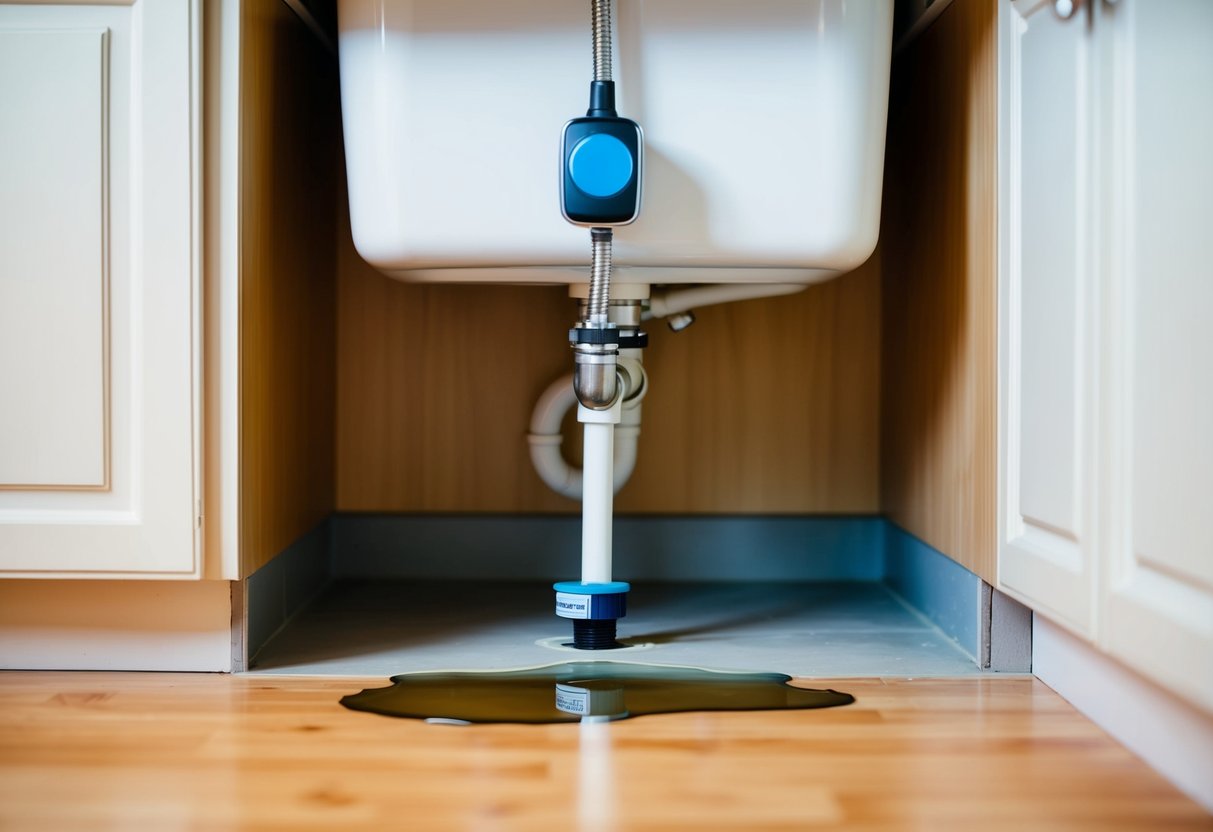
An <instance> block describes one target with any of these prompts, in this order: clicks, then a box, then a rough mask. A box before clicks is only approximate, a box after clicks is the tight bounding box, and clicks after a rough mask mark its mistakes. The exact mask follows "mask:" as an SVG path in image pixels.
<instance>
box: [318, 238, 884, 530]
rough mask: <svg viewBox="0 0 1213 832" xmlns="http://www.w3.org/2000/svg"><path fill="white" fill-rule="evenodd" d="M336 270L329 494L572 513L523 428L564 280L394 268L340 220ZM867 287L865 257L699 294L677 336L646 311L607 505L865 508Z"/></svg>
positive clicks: (562, 341)
mask: <svg viewBox="0 0 1213 832" xmlns="http://www.w3.org/2000/svg"><path fill="white" fill-rule="evenodd" d="M340 272H341V274H340V286H339V295H340V301H339V304H340V312H339V327H338V329H339V335H338V352H339V359H338V439H337V456H338V463H337V481H338V486H337V507H338V509H340V510H345V511H538V512H549V511H552V512H575V511H577V510H578V504H577V503H576V502H574V501H571V500H567V499H565V498H562V497H559V496H557V495H555V494H553V493H552V492H550V491H549V490H548V489H547V487H546V486H544V485H543V483H542V482H541V481H540V480H539V478H538V476H537V475H536V474H535V472H534V470H533V468H532V467H531V462H530V458H529V450H528V448H527V444H526V432H527V425H528V422H529V420H530V414H531V410H532V408H533V407H534V404H535V401H536V400H537V399H538V397H539V394H540V393H541V392H542V391H543V390H544V388H545V387H546V386H547V385H548V384H550V383H551V382H552V380H554V379H555V378H557V377H559V376H560V375H561V374H564V373H567V372H570V371H571V369H572V358H571V355H570V353H569V350H568V346H567V343H566V336H565V333H566V332H567V329H568V327H569V325H570V324H571V323H572V321H573V319H574V317H575V314H576V309H575V306H574V304H573V302H572V301H571V300H569V299H568V297H567V292H566V290H565V289H564V288H563V287H498V286H433V285H428V286H427V285H418V284H405V283H400V282H397V281H394V280H391V279H389V278H386V277H383V276H382V275H380V274H379V273H378V272H376V271H374V270H373V269H372V268H371V267H370V266H368V265H367V264H366V263H365V262H363V261H362V260H361V258H360V257H358V255H357V253H356V252H355V251H354V249H353V245H352V242H351V241H350V240H349V238H348V230H347V231H346V232H345V234H344V235H343V242H342V243H341V256H340ZM879 298H880V285H879V274H878V264H877V262H876V261H872V262H870V263H869V264H868V265H866V266H865V267H863V268H862V269H860V270H859V271H858V272H856V273H854V274H852V275H850V276H848V277H845V278H842V279H840V280H836V281H833V282H830V283H827V284H823V285H820V286H816V287H812V288H810V289H808V290H807V291H806V292H804V293H802V294H799V295H794V296H791V297H784V298H776V299H771V300H765V301H750V302H745V303H739V304H732V305H729V306H720V307H714V308H707V309H704V310H701V311H700V313H699V322H698V323H697V324H696V325H695V326H693V327H691V328H690V329H689V330H687V331H685V332H684V333H681V334H677V335H675V334H673V333H670V332H669V331H668V330H667V329H666V328H665V326H664V324H662V323H660V322H658V323H655V324H651V325H650V326H649V327H648V329H649V331H650V333H651V335H652V346H651V347H650V348H649V350H648V351H647V352H646V355H645V361H646V363H647V365H648V368H649V371H650V380H651V383H652V388H651V392H650V393H649V396H648V398H646V400H645V404H644V425H643V427H642V434H641V439H640V457H639V462H638V464H637V468H636V472H635V474H634V476H633V478H632V481H631V482H630V483H629V484H628V485H627V486H626V487H625V488H624V489H623V491H622V492H621V493H620V495H619V497H618V502H617V508H618V510H619V511H621V512H633V513H644V512H677V513H693V512H757V513H765V512H789V513H804V512H874V511H876V510H877V503H878V465H879V437H878V433H879V361H880V355H879V339H880V324H879V302H880V300H879ZM567 424H568V426H569V427H570V428H573V427H574V423H572V420H571V419H570V420H569V422H568V423H567ZM577 445H578V442H577V440H576V437H574V438H572V440H571V441H570V446H571V450H572V453H571V454H570V456H571V458H575V456H576V447H577Z"/></svg>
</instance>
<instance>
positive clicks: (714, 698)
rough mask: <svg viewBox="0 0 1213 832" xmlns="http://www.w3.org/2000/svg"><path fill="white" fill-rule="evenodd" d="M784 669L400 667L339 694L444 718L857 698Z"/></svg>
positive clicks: (363, 703) (664, 710)
mask: <svg viewBox="0 0 1213 832" xmlns="http://www.w3.org/2000/svg"><path fill="white" fill-rule="evenodd" d="M791 680H792V677H791V676H785V675H784V674H782V673H730V672H722V671H717V670H703V669H700V668H693V667H668V666H662V665H647V664H631V663H628V662H612V661H592V662H565V663H563V664H552V665H546V666H544V667H533V668H526V669H523V670H502V671H458V672H454V671H452V672H435V673H429V672H427V673H406V674H403V675H400V676H393V677H392V678H391V681H392V682H393V684H392V685H391V686H389V687H385V688H368V689H367V690H364V691H362V692H361V693H355V694H351V695H350V696H345V697H343V698H342V699H341V704H342V705H345V707H347V708H351V709H353V710H356V711H370V712H371V713H377V714H384V715H386V716H398V717H407V718H411V719H426V720H430V721H433V722H447V723H492V722H516V723H531V724H535V723H547V722H577V721H579V720H581V718H582V717H601V718H604V719H626V718H628V717H633V716H645V715H646V714H669V713H678V712H682V711H774V710H804V709H809V708H833V707H837V706H839V705H849V704H851V703H852V702H854V701H855V697H853V696H851V695H850V694H849V693H841V692H839V691H835V690H811V689H808V688H797V687H793V686H791V685H789V684H788V682H790V681H791Z"/></svg>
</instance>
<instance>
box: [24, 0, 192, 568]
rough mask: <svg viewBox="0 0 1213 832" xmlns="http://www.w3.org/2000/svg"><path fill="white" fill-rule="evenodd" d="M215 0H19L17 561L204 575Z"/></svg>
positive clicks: (26, 565) (29, 564)
mask: <svg viewBox="0 0 1213 832" xmlns="http://www.w3.org/2000/svg"><path fill="white" fill-rule="evenodd" d="M200 7H201V4H200V3H198V2H180V0H134V2H111V3H102V2H98V3H89V4H84V5H66V4H62V3H54V2H45V3H29V2H27V3H0V101H2V102H3V106H0V390H2V393H0V395H2V396H3V406H2V407H0V575H2V576H4V577H104V578H121V577H160V578H194V577H199V576H200V574H201V550H200V519H201V503H200V500H201V490H200V482H201V470H200V469H201V462H200V427H201V418H200V412H201V410H200V401H201V354H200V353H201V326H200V320H201V319H200V310H201V276H200V268H199V265H200V246H201V238H200V233H199V232H200V222H201V205H202V201H201V179H200V170H201V142H200V137H201V98H200V83H201V79H200V68H199V64H200V55H201V25H200Z"/></svg>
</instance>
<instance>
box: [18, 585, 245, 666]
mask: <svg viewBox="0 0 1213 832" xmlns="http://www.w3.org/2000/svg"><path fill="white" fill-rule="evenodd" d="M231 610H232V607H231V584H230V582H228V581H91V580H85V581H71V580H69V581H60V580H15V579H14V580H5V581H0V667H3V668H4V669H5V670H181V671H216V672H227V671H230V670H231V668H232V643H231V623H232V612H231Z"/></svg>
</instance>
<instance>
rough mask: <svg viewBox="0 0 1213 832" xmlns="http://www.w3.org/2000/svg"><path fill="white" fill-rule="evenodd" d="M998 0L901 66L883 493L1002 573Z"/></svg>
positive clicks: (894, 129)
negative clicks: (998, 536)
mask: <svg viewBox="0 0 1213 832" xmlns="http://www.w3.org/2000/svg"><path fill="white" fill-rule="evenodd" d="M995 11H996V6H995V4H993V3H984V2H976V1H975V0H959V1H958V2H956V3H953V4H952V5H951V7H949V8H948V9H947V10H946V11H944V13H943V14H942V15H940V17H939V20H938V21H937V22H936V23H935V25H934V26H933V27H932V28H931V29H929V30H928V31H927V32H926V33H924V34H923V35H922V36H921V37H920V38H919V39H918V41H916V42H915V43H914V44H913V45H912V46H911V47H910V48H909V49H908V50H907V51H906V52H905V53H903V54H902V55H901V56H900V59H899V60H898V62H897V63H895V64H894V67H893V78H894V83H893V90H892V93H891V99H890V110H889V137H888V157H887V161H886V178H885V204H884V214H883V218H882V227H881V240H882V247H883V250H884V260H883V263H884V269H883V281H882V285H883V294H882V305H883V319H884V341H883V344H884V347H883V362H882V374H883V383H882V390H883V394H884V395H883V406H882V422H881V424H882V430H881V435H882V447H883V456H882V463H881V504H882V507H883V509H884V511H885V512H886V513H887V514H888V516H889V517H890V518H891V519H892V520H893V521H894V522H896V523H897V524H898V525H900V526H902V527H903V528H905V529H906V530H907V531H909V532H911V533H913V534H915V535H917V536H918V537H920V538H922V539H923V540H925V541H926V542H927V543H930V544H931V545H932V546H934V547H936V548H937V549H940V550H941V551H943V552H944V553H945V554H947V555H949V556H951V557H952V558H954V559H955V560H957V561H959V562H960V563H961V564H963V565H964V566H966V567H968V568H969V569H971V570H973V571H974V572H976V573H977V574H979V575H981V576H982V577H983V578H985V579H986V580H987V581H994V579H995V556H996V546H995V527H996V511H995V510H996V499H997V479H996V478H997V421H996V419H997V413H996V408H997V399H996V393H997V353H998V349H997V260H996V257H997V236H996V199H995V197H996V193H995V188H996V180H997V154H998V146H997V132H996V131H997V107H998V101H997V90H996V79H997V75H996V70H997V68H996V57H997V55H996V52H995V48H996V38H995V31H996V30H995Z"/></svg>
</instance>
